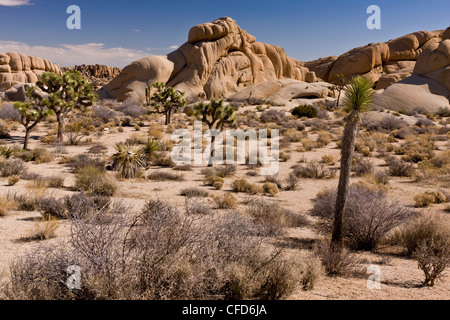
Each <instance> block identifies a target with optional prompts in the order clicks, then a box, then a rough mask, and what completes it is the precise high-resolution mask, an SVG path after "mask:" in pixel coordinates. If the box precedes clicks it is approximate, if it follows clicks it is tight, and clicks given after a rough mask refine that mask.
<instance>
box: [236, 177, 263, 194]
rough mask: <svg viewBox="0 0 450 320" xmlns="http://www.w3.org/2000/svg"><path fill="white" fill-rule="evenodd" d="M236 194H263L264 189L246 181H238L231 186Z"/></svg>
mask: <svg viewBox="0 0 450 320" xmlns="http://www.w3.org/2000/svg"><path fill="white" fill-rule="evenodd" d="M231 187H232V189H233V191H234V192H244V193H251V194H257V193H263V191H264V190H263V188H262V187H261V186H260V185H257V184H252V183H250V182H248V181H247V180H245V179H236V180H234V181H233V183H232V185H231Z"/></svg>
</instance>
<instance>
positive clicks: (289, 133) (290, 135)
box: [282, 129, 306, 143]
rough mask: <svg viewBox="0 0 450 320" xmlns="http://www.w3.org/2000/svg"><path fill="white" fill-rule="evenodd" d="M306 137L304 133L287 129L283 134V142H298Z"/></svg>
mask: <svg viewBox="0 0 450 320" xmlns="http://www.w3.org/2000/svg"><path fill="white" fill-rule="evenodd" d="M305 136H306V132H303V131H297V130H295V129H289V130H286V131H285V132H283V140H282V141H284V143H288V142H300V141H301V140H302V139H304V138H305Z"/></svg>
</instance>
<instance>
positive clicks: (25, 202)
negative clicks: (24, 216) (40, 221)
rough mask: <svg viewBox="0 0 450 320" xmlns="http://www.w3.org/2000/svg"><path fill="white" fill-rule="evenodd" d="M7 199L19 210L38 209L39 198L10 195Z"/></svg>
mask: <svg viewBox="0 0 450 320" xmlns="http://www.w3.org/2000/svg"><path fill="white" fill-rule="evenodd" d="M7 198H8V199H9V200H11V201H14V203H16V208H17V210H20V211H35V210H36V209H37V207H38V201H39V198H36V197H34V196H32V195H30V194H22V193H20V194H19V193H8V194H7Z"/></svg>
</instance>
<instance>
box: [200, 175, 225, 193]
mask: <svg viewBox="0 0 450 320" xmlns="http://www.w3.org/2000/svg"><path fill="white" fill-rule="evenodd" d="M224 182H225V181H224V180H223V179H222V178H220V177H218V176H214V175H213V176H208V175H207V176H205V178H204V179H203V183H204V184H205V185H207V186H211V187H213V188H214V189H216V190H220V189H222V187H223V184H224Z"/></svg>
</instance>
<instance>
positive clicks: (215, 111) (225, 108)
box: [194, 99, 236, 167]
mask: <svg viewBox="0 0 450 320" xmlns="http://www.w3.org/2000/svg"><path fill="white" fill-rule="evenodd" d="M194 115H195V116H196V117H197V118H198V119H201V120H202V122H204V123H206V125H207V126H208V128H209V129H210V130H211V129H213V128H214V126H215V127H216V128H215V129H217V130H223V127H224V126H225V124H235V123H236V115H235V108H234V107H233V106H230V105H225V102H224V101H223V100H219V101H216V100H214V99H211V100H210V102H209V103H203V102H201V103H198V104H196V105H195V106H194ZM215 142H216V137H215V136H214V135H212V137H211V150H212V152H211V156H210V160H209V163H208V166H210V167H212V165H213V163H212V158H213V157H214V154H213V153H214V143H215Z"/></svg>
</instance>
